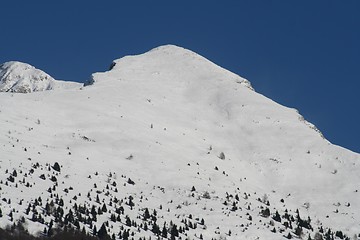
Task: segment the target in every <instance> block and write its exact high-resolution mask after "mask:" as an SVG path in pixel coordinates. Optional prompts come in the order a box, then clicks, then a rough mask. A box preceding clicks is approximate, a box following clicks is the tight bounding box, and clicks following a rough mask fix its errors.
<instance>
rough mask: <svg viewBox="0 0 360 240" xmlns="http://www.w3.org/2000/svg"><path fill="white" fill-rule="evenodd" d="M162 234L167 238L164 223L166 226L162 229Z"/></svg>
mask: <svg viewBox="0 0 360 240" xmlns="http://www.w3.org/2000/svg"><path fill="white" fill-rule="evenodd" d="M161 236H162V237H164V238H167V229H166V226H165V224H164V227H163V229H162V232H161Z"/></svg>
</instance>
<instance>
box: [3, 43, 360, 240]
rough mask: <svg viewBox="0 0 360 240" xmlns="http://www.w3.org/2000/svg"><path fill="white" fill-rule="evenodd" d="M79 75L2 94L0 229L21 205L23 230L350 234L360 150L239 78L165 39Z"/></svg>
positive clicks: (358, 224) (359, 219) (354, 226)
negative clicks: (83, 80)
mask: <svg viewBox="0 0 360 240" xmlns="http://www.w3.org/2000/svg"><path fill="white" fill-rule="evenodd" d="M86 85H87V86H86V87H83V88H82V89H71V90H67V91H59V92H58V91H50V92H49V91H46V92H37V93H33V94H25V95H24V94H20V95H18V94H13V95H12V94H9V93H2V94H0V111H1V112H0V122H1V125H0V143H1V144H2V154H1V160H0V172H1V173H2V175H0V180H1V179H2V182H0V183H1V184H0V187H1V189H0V194H1V198H2V201H1V203H0V208H1V209H2V213H3V217H0V224H1V225H2V226H6V225H7V224H11V223H12V222H15V221H16V220H17V219H21V217H22V216H25V220H24V221H25V223H26V226H27V227H28V228H29V230H30V231H31V232H32V233H36V232H37V231H43V229H44V227H45V229H47V230H48V229H49V228H51V227H50V226H49V225H50V221H51V220H54V221H55V223H56V224H58V225H61V223H63V222H70V223H71V224H72V225H73V226H76V227H79V228H81V229H82V228H83V227H84V228H85V230H86V231H88V232H92V233H95V234H96V231H94V230H93V228H94V226H96V229H97V230H98V229H99V228H100V226H101V225H102V223H104V222H106V221H108V224H107V225H108V226H107V230H108V232H109V233H110V234H115V237H116V238H118V237H119V236H120V235H121V236H123V234H125V232H126V231H127V230H129V231H130V232H131V233H133V234H134V237H135V239H138V238H139V237H146V238H148V237H150V236H154V235H157V234H158V233H159V232H157V231H156V227H154V226H158V227H160V231H161V233H160V235H162V234H163V226H165V229H167V230H168V235H167V236H168V237H170V232H171V230H172V229H173V228H174V226H176V227H175V228H176V230H179V231H180V230H181V231H180V233H179V239H180V237H181V239H186V238H189V239H198V238H200V237H202V238H204V239H212V238H214V239H225V238H226V239H283V238H284V236H288V235H289V234H290V235H292V236H295V235H296V234H298V235H301V234H300V233H299V230H297V225H299V226H301V232H302V234H303V235H302V236H303V237H304V238H305V239H307V237H308V234H310V236H311V238H314V236H315V234H322V233H321V232H323V233H324V235H325V233H327V232H328V231H329V229H330V232H331V233H333V234H334V235H335V234H336V231H342V232H343V233H346V234H347V235H348V236H351V237H353V236H354V235H355V234H359V233H360V216H359V214H358V213H359V212H360V195H359V194H360V193H359V192H358V190H360V186H359V182H360V175H359V174H358V173H359V172H360V171H359V170H360V167H359V164H360V156H359V155H358V154H356V153H353V152H350V151H348V150H346V149H343V148H341V147H338V146H334V145H332V144H331V143H329V142H328V141H327V140H326V139H324V138H323V136H322V135H321V133H320V132H319V131H318V130H317V129H316V128H315V127H314V126H313V125H312V124H310V123H308V122H306V121H305V120H304V119H303V118H302V116H301V115H299V114H298V113H297V111H296V110H294V109H289V108H286V107H283V106H281V105H279V104H277V103H275V102H273V101H272V100H270V99H268V98H266V97H264V96H262V95H260V94H258V93H256V92H255V91H254V90H253V89H252V87H251V85H250V83H249V82H248V81H247V80H245V79H243V78H241V77H239V76H237V75H235V74H233V73H231V72H229V71H227V70H225V69H223V68H221V67H219V66H217V65H215V64H213V63H211V62H210V61H208V60H206V59H205V58H203V57H201V56H199V55H197V54H195V53H193V52H191V51H189V50H186V49H183V48H180V47H176V46H172V45H168V46H162V47H159V48H156V49H153V50H151V51H149V52H147V53H145V54H142V55H138V56H127V57H124V58H121V59H118V60H115V61H114V63H113V65H112V69H111V70H109V71H107V72H104V73H95V74H93V75H92V78H91V81H89V82H88V83H87V84H86ZM14 109H16V111H14ZM55 162H58V163H59V164H60V166H61V170H60V172H59V171H56V170H55V168H56V167H55V166H54V164H55ZM14 170H15V171H16V173H15V174H14ZM39 197H40V198H41V201H39V200H38V199H39ZM60 199H61V201H60ZM52 200H53V202H54V206H55V207H52V208H55V209H57V210H49V206H46V205H47V204H46V203H48V204H50V205H51V201H52ZM19 203H21V205H20V204H19ZM29 204H30V207H29ZM75 204H76V207H75ZM104 205H105V206H106V209H103V208H104ZM79 206H83V210H81V211H80V213H79V210H78V209H79ZM93 206H94V208H95V209H96V213H93V211H91V209H92V208H93ZM27 208H29V209H31V210H27ZM58 208H61V209H63V212H64V213H63V214H57V212H58ZM121 208H122V209H121ZM12 209H14V211H13V213H12V214H10V212H12ZM34 209H35V210H36V211H35V213H34V211H33V210H34ZM70 209H71V214H70V213H69V212H70ZM99 209H100V211H99ZM146 209H148V210H149V212H150V215H151V216H148V214H147V213H146ZM297 209H298V212H299V213H296V212H297ZM154 211H155V212H156V214H155V212H154ZM60 212H61V211H60ZM89 212H92V213H89ZM276 212H278V213H279V215H280V219H279V218H278V217H277V214H276ZM75 213H76V214H75ZM34 214H35V218H34ZM10 215H11V216H10ZM39 215H40V216H39ZM69 215H71V216H72V215H75V216H74V217H69ZM94 215H95V217H94ZM112 215H114V216H113V217H112ZM190 215H191V216H190ZM66 216H67V217H66ZM291 216H292V217H291ZM154 218H155V219H154ZM39 219H40V220H39ZM41 219H43V220H41ZM69 219H71V220H69ZM84 219H85V220H84ZM89 219H90V220H89ZM128 219H131V220H130V223H129V221H128ZM202 219H204V221H202ZM299 219H300V220H299ZM309 220H310V221H309ZM170 222H171V223H170ZM145 225H146V227H145ZM310 225H311V227H310ZM154 228H155V229H154ZM299 228H300V227H299ZM311 229H313V230H311ZM274 232H275V233H274ZM318 232H319V233H318ZM119 233H120V235H119ZM176 238H178V237H176Z"/></svg>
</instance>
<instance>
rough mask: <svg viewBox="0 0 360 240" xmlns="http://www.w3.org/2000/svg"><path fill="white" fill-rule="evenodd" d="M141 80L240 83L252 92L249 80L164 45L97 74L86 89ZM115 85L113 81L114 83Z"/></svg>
mask: <svg viewBox="0 0 360 240" xmlns="http://www.w3.org/2000/svg"><path fill="white" fill-rule="evenodd" d="M141 76H146V78H148V79H149V80H150V78H149V76H153V78H154V79H163V80H164V81H166V83H168V81H177V82H179V83H180V82H182V83H184V82H194V81H196V82H197V83H198V85H201V83H203V84H208V83H211V82H214V81H223V80H225V81H229V82H236V83H240V84H241V85H244V86H246V87H247V88H249V89H252V87H251V84H250V82H249V81H248V80H246V79H244V78H242V77H240V76H238V75H236V74H234V73H232V72H230V71H228V70H226V69H224V68H222V67H220V66H218V65H216V64H215V63H213V62H211V61H209V60H208V59H206V58H204V57H202V56H201V55H199V54H197V53H195V52H193V51H191V50H188V49H186V48H182V47H179V46H176V45H163V46H159V47H156V48H153V49H151V50H150V51H148V52H146V53H144V54H140V55H132V56H125V57H122V58H119V59H116V60H114V61H113V62H112V64H111V66H110V69H109V71H107V72H104V73H94V74H93V75H92V76H91V79H90V80H89V81H88V82H86V83H85V85H92V84H94V83H95V82H107V81H106V79H112V80H114V79H129V78H135V79H134V80H135V81H136V79H140V78H141ZM111 82H112V83H113V81H111Z"/></svg>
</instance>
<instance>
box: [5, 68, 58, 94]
mask: <svg viewBox="0 0 360 240" xmlns="http://www.w3.org/2000/svg"><path fill="white" fill-rule="evenodd" d="M53 82H54V78H52V77H51V76H50V75H49V74H47V73H45V72H43V71H41V70H39V69H37V68H35V67H34V66H31V65H30V64H27V63H23V62H17V61H10V62H5V63H3V64H1V65H0V91H1V92H20V93H29V92H36V91H44V90H49V89H52V87H53Z"/></svg>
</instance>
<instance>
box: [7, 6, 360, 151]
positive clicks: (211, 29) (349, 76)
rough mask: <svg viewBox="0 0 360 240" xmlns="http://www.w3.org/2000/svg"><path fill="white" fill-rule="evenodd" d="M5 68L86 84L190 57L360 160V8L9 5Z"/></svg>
mask: <svg viewBox="0 0 360 240" xmlns="http://www.w3.org/2000/svg"><path fill="white" fill-rule="evenodd" d="M0 21H1V27H0V62H5V61H9V60H18V61H24V62H27V63H30V64H32V65H34V66H35V67H37V68H40V69H42V70H44V71H46V72H48V73H49V74H50V75H52V76H53V77H55V78H56V79H65V80H75V81H80V82H83V81H84V80H86V79H87V78H88V76H90V74H91V73H92V72H96V71H104V70H107V68H108V66H109V65H110V63H111V61H112V60H113V59H117V58H120V57H122V56H124V55H128V54H138V53H143V52H145V51H147V50H149V49H151V48H154V47H157V46H159V45H163V44H169V43H171V44H175V45H179V46H182V47H185V48H188V49H191V50H193V51H195V52H197V53H199V54H201V55H203V56H204V57H206V58H208V59H210V60H212V61H213V62H215V63H217V64H218V65H220V66H222V67H225V68H227V69H229V70H231V71H233V72H235V73H237V74H239V75H241V76H243V77H245V78H247V79H248V80H250V81H251V83H252V85H253V86H254V87H255V89H256V90H257V92H260V93H262V94H264V95H265V96H267V97H269V98H272V99H273V100H275V101H277V102H279V103H281V104H282V105H285V106H289V107H294V108H297V109H298V110H299V111H300V113H301V114H302V115H304V117H305V118H306V119H307V120H309V121H310V122H312V123H314V124H315V125H316V126H317V127H318V128H319V129H320V130H321V131H322V132H323V134H324V135H325V137H326V138H327V139H329V140H330V141H331V142H333V143H335V144H338V145H341V146H343V147H346V148H349V149H351V150H353V151H356V152H359V153H360V144H359V134H360V124H359V123H360V109H359V108H360V106H359V103H360V94H359V87H360V1H358V0H347V1H335V0H334V1H332V0H327V1H325V0H323V1H321V0H317V1H310V0H309V1H289V0H278V1H272V0H263V1H257V0H247V1H245V0H244V1H240V0H238V1H211V0H210V1H209V0H208V1H188V0H182V1H169V0H166V1H165V0H164V1H157V0H153V1H145V0H144V1H137V0H133V1H119V0H116V1H115V0H108V1H92V0H88V1H69V0H63V1H45V0H37V1H4V2H2V3H1V11H0Z"/></svg>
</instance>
